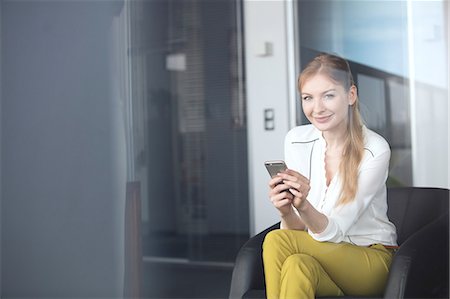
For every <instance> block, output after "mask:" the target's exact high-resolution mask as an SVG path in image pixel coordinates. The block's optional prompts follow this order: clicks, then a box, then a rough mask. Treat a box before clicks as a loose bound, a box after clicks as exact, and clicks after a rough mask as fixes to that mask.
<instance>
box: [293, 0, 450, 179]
mask: <svg viewBox="0 0 450 299" xmlns="http://www.w3.org/2000/svg"><path fill="white" fill-rule="evenodd" d="M418 2H420V3H418ZM423 2H425V1H298V2H297V17H298V37H299V49H298V51H299V53H300V54H299V57H300V67H301V66H302V65H304V64H305V63H307V62H308V61H309V60H310V59H311V58H312V57H313V56H314V55H316V54H317V53H318V52H322V51H323V52H331V53H336V54H338V55H340V56H343V57H345V58H346V59H348V60H349V62H350V66H351V68H352V71H353V72H354V78H355V81H356V83H357V86H358V91H359V96H360V102H361V111H362V115H363V117H364V120H365V123H366V125H367V126H368V127H369V128H371V129H373V130H374V131H376V132H378V133H379V134H381V135H383V136H384V137H385V138H386V139H387V140H388V142H389V143H390V145H391V148H392V157H391V164H390V166H391V169H390V177H389V181H388V184H389V185H390V186H398V185H408V186H410V185H425V186H442V187H445V186H446V185H447V187H448V182H447V183H445V180H446V179H448V171H447V169H448V168H447V169H446V168H445V167H444V168H443V167H442V166H441V167H440V166H439V165H435V168H432V167H429V166H424V167H422V168H420V166H419V165H421V164H423V163H427V164H428V165H430V163H434V162H433V157H430V156H429V155H427V156H425V155H421V154H420V153H421V152H423V151H425V150H430V148H428V146H427V144H431V141H432V140H430V137H427V134H421V133H420V132H422V131H423V130H421V131H418V130H417V129H418V128H419V126H418V119H421V118H424V116H425V115H427V114H428V113H431V114H432V115H435V116H434V117H433V116H426V117H425V118H428V119H429V121H431V122H432V123H434V124H436V125H435V127H434V129H433V128H428V132H431V131H433V130H434V131H436V130H437V131H438V132H442V133H441V134H440V135H442V136H443V137H442V138H444V140H443V142H442V145H443V148H447V140H448V125H447V124H448V123H447V115H446V113H447V107H448V104H447V101H446V93H447V86H446V84H442V82H443V79H445V78H447V73H446V71H447V70H446V67H445V66H444V67H442V62H444V61H446V60H447V57H446V55H445V51H443V50H444V49H445V39H444V36H445V32H444V28H445V19H444V15H445V10H444V8H443V3H442V2H440V1H429V2H432V3H428V4H424V3H423ZM419 6H420V7H419ZM412 23H414V24H415V25H414V26H413V25H412ZM419 26H420V27H419ZM417 37H419V39H418V38H417ZM414 41H415V42H416V44H414V46H413V47H411V45H412V43H413V42H414ZM414 51H416V53H414ZM418 51H420V54H417V53H418ZM434 55H436V56H434ZM424 61H427V62H428V66H427V67H423V66H421V64H422V63H424ZM418 69H420V70H421V71H420V72H417V70H418ZM414 70H415V72H414ZM413 75H414V76H413ZM432 78H434V79H432ZM419 91H420V93H421V94H422V96H421V98H420V99H419V98H418V97H417V96H416V95H417V92H419ZM412 92H413V93H414V94H412ZM424 93H425V94H427V96H426V98H427V101H426V102H424V101H423V99H424ZM425 103H428V104H425ZM430 103H433V105H438V107H441V108H442V110H441V111H442V113H441V114H436V112H435V111H434V109H431V105H430ZM417 106H420V107H421V110H417V108H416V107H417ZM428 115H429V114H428ZM299 122H306V118H304V117H302V118H300V121H299ZM428 136H429V133H428ZM446 138H447V139H446ZM440 148H442V147H440ZM447 151H448V150H447ZM437 160H441V161H447V160H448V153H447V154H446V153H443V152H441V153H440V154H439V158H437ZM425 161H426V162H425ZM436 170H438V172H439V170H440V172H441V173H440V174H439V175H433V172H436ZM422 172H425V173H428V175H427V178H428V181H425V180H421V179H420V178H419V176H420V174H421V173H422ZM432 178H433V179H432Z"/></svg>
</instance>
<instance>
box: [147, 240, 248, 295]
mask: <svg viewBox="0 0 450 299" xmlns="http://www.w3.org/2000/svg"><path fill="white" fill-rule="evenodd" d="M246 240H248V236H246V235H203V236H193V235H190V236H179V235H170V234H163V235H161V234H160V235H152V236H148V237H147V238H144V239H143V254H144V266H143V283H142V297H143V298H155V299H156V298H173V299H175V298H179V299H183V298H189V299H193V298H198V299H203V298H205V299H206V298H211V299H216V298H217V299H218V298H228V294H229V288H230V283H231V273H232V271H233V265H234V260H235V258H236V255H237V253H238V251H239V248H240V247H241V246H242V245H243V244H244V243H245V241H246Z"/></svg>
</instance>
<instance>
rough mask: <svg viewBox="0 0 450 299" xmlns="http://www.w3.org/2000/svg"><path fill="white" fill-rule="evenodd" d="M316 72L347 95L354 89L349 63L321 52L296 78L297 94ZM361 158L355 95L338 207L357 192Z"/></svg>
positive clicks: (362, 151) (345, 143) (360, 134)
mask: <svg viewBox="0 0 450 299" xmlns="http://www.w3.org/2000/svg"><path fill="white" fill-rule="evenodd" d="M318 73H320V74H324V75H326V76H328V77H329V78H330V79H331V80H333V81H334V82H336V83H338V84H340V85H342V86H343V87H344V89H345V90H346V91H347V92H349V91H350V88H352V86H355V82H354V81H353V76H352V73H351V71H350V66H349V64H348V62H347V61H346V60H345V59H343V58H341V57H339V56H336V55H331V54H327V53H322V54H319V55H318V56H316V57H315V58H314V59H313V60H312V61H311V62H310V63H309V64H308V65H307V66H306V68H305V69H304V70H303V71H302V73H301V74H300V76H299V78H298V88H299V90H300V92H301V88H302V86H303V84H304V83H305V82H306V80H308V79H310V78H311V77H313V76H314V75H316V74H318ZM363 155H364V135H363V122H362V118H361V114H360V112H359V99H358V96H357V95H356V100H355V102H354V104H353V105H351V106H349V113H348V122H347V136H346V139H345V142H344V149H343V153H342V159H341V162H340V165H339V173H340V176H341V180H342V189H341V194H340V198H339V201H338V202H337V205H341V204H346V203H349V202H351V201H353V200H354V199H355V196H356V192H357V191H358V171H359V165H360V164H361V160H362V158H363Z"/></svg>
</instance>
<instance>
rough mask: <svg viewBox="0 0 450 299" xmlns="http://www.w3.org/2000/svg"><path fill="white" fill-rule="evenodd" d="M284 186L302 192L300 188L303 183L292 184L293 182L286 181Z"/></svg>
mask: <svg viewBox="0 0 450 299" xmlns="http://www.w3.org/2000/svg"><path fill="white" fill-rule="evenodd" d="M283 184H285V185H288V186H289V188H290V189H291V188H294V189H297V190H299V191H300V188H301V187H302V186H303V185H302V184H301V183H298V182H292V181H284V182H283Z"/></svg>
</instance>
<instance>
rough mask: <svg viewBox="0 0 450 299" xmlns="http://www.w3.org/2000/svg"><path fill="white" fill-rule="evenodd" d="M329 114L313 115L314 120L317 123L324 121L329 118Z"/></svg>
mask: <svg viewBox="0 0 450 299" xmlns="http://www.w3.org/2000/svg"><path fill="white" fill-rule="evenodd" d="M330 117H331V115H328V116H316V117H314V119H315V121H316V122H318V123H321V124H322V123H326V122H327V121H328V120H329V119H330Z"/></svg>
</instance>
